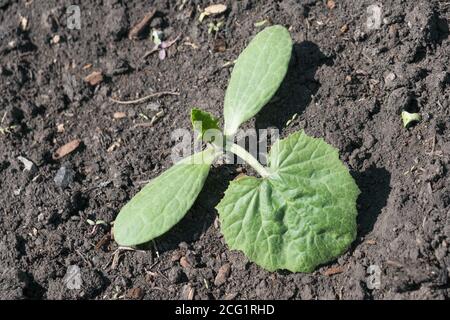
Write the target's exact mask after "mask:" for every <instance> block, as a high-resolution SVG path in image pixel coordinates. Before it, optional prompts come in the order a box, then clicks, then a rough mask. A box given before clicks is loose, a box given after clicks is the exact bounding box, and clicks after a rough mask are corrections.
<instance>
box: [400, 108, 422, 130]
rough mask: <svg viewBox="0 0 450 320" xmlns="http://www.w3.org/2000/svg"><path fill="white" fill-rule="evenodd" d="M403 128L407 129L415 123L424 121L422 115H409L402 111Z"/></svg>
mask: <svg viewBox="0 0 450 320" xmlns="http://www.w3.org/2000/svg"><path fill="white" fill-rule="evenodd" d="M402 120H403V127H405V128H407V127H409V126H410V125H411V124H413V123H414V122H419V121H420V120H422V116H421V115H420V113H409V112H408V111H402Z"/></svg>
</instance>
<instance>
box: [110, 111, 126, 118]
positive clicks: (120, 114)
mask: <svg viewBox="0 0 450 320" xmlns="http://www.w3.org/2000/svg"><path fill="white" fill-rule="evenodd" d="M126 116H127V114H126V113H125V112H115V113H114V115H113V118H114V119H123V118H126Z"/></svg>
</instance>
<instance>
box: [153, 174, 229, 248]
mask: <svg viewBox="0 0 450 320" xmlns="http://www.w3.org/2000/svg"><path fill="white" fill-rule="evenodd" d="M235 175H236V171H235V166H230V165H227V166H221V167H218V168H215V167H213V168H211V171H210V173H209V176H208V178H207V179H206V182H205V185H204V187H203V189H202V191H201V192H200V194H199V196H198V198H197V200H196V201H195V203H194V205H193V206H192V208H191V209H190V210H189V211H188V213H187V214H186V215H185V216H184V218H183V219H182V220H181V221H180V222H179V223H177V224H176V225H175V226H174V227H173V228H172V229H170V230H169V231H168V232H167V233H165V234H164V235H162V236H161V237H159V238H157V239H155V241H156V243H157V247H158V251H159V253H162V252H165V251H169V250H173V249H176V248H178V245H179V244H180V243H181V242H187V243H190V242H193V241H196V240H198V239H199V238H200V237H201V235H202V234H204V233H205V232H206V230H208V228H209V227H210V226H211V225H212V224H213V223H214V220H215V219H216V217H217V211H216V209H215V207H216V205H217V204H218V203H219V202H220V200H221V198H222V196H223V194H224V192H225V190H226V189H227V188H228V185H229V182H230V181H231V180H232V179H233V178H234V176H235ZM144 246H146V247H148V248H151V246H150V245H149V244H147V245H144Z"/></svg>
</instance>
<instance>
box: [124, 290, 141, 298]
mask: <svg viewBox="0 0 450 320" xmlns="http://www.w3.org/2000/svg"><path fill="white" fill-rule="evenodd" d="M143 296H144V290H142V289H141V288H139V287H136V288H131V289H130V290H128V291H127V293H126V294H125V298H127V299H132V300H140V299H142V297H143Z"/></svg>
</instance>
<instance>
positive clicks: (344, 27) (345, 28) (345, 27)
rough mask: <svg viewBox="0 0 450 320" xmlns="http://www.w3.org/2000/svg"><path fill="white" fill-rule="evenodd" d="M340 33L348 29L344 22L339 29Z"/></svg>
mask: <svg viewBox="0 0 450 320" xmlns="http://www.w3.org/2000/svg"><path fill="white" fill-rule="evenodd" d="M340 31H341V33H346V32H347V31H348V25H347V24H344V25H343V26H342V27H341V29H340Z"/></svg>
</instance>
